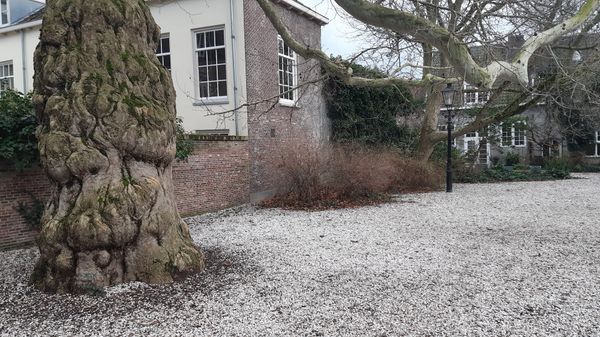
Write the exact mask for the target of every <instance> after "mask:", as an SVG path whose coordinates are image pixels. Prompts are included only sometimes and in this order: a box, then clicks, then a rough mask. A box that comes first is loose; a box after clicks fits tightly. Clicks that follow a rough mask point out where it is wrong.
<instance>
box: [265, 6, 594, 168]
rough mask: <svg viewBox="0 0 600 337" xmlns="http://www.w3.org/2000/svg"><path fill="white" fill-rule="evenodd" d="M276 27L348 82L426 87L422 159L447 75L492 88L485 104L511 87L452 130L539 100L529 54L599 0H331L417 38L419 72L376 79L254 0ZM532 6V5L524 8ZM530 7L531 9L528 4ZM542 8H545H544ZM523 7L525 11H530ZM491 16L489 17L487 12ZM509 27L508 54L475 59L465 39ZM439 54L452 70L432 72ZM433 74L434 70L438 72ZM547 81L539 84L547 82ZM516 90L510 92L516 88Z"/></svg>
mask: <svg viewBox="0 0 600 337" xmlns="http://www.w3.org/2000/svg"><path fill="white" fill-rule="evenodd" d="M257 1H258V3H259V4H260V6H261V7H262V9H263V10H264V12H265V13H266V15H267V17H268V18H269V20H270V21H271V23H272V24H273V25H274V26H275V27H276V29H277V31H278V32H279V34H280V35H281V36H282V38H283V39H284V40H285V42H286V43H287V44H288V45H290V47H291V48H292V49H294V50H295V51H296V52H297V53H298V54H300V55H302V56H303V57H305V58H314V59H318V60H319V61H320V62H321V64H322V66H323V68H324V69H325V70H326V71H327V72H328V73H329V74H331V75H333V76H336V77H338V78H340V79H342V80H343V81H344V82H345V83H347V84H349V85H356V86H384V85H390V84H396V83H402V84H404V85H409V86H419V87H422V88H425V90H423V91H424V92H426V97H427V101H426V104H425V107H426V108H425V111H424V115H423V121H422V124H421V136H420V137H421V139H420V149H419V156H420V157H421V158H422V159H427V158H428V157H429V156H430V154H431V151H432V149H433V145H434V144H435V143H437V142H439V141H441V140H443V139H444V137H445V136H444V135H443V134H441V133H439V132H437V123H438V111H439V106H440V89H441V86H442V85H443V83H445V82H459V83H462V82H463V81H464V82H466V83H469V84H471V85H473V86H475V87H477V88H478V90H493V91H494V92H495V93H494V94H493V95H492V99H491V100H490V102H489V103H488V106H491V105H492V104H494V103H495V101H496V99H497V98H498V97H500V96H501V95H500V93H501V92H502V91H505V90H507V89H509V88H510V90H511V91H513V95H512V97H513V100H512V101H511V102H508V103H506V104H504V106H505V108H504V109H502V110H498V109H493V111H494V113H490V109H486V108H485V107H484V108H482V109H481V111H480V112H479V113H477V114H475V116H474V118H473V120H472V121H471V122H470V123H468V124H467V125H465V126H464V127H462V128H461V129H459V130H457V131H456V133H455V134H456V135H462V134H465V133H467V132H473V131H477V130H479V129H481V128H484V127H486V126H488V125H490V124H493V123H496V122H500V121H502V120H503V119H505V118H507V117H510V116H513V115H515V114H518V113H520V112H523V111H524V110H526V109H527V108H528V107H530V106H531V105H534V104H536V103H537V102H539V101H540V99H541V96H540V95H531V91H532V88H530V86H529V83H530V81H529V80H530V74H529V70H530V68H531V65H530V61H531V59H532V57H533V56H534V55H535V54H536V52H538V51H539V50H540V49H541V48H542V47H545V46H550V45H552V44H553V43H556V42H557V41H559V40H560V39H561V38H562V37H564V36H567V35H569V34H574V33H578V32H582V31H583V32H585V31H589V30H590V29H592V28H593V27H594V26H595V25H597V24H598V22H599V21H600V15H598V8H599V7H600V0H585V1H578V0H572V1H566V0H565V1H562V0H556V1H554V2H553V3H552V4H548V3H547V2H544V1H540V2H541V3H544V4H546V5H547V6H542V5H540V4H537V2H535V1H534V2H533V3H531V4H530V3H529V2H527V4H523V2H518V1H509V0H505V1H475V0H448V1H446V2H442V1H439V0H425V1H418V0H409V1H397V0H377V1H367V0H332V1H333V2H335V3H336V4H337V5H338V6H339V7H340V8H341V9H343V10H344V11H345V12H346V14H348V15H349V16H351V17H352V18H354V19H356V20H358V21H359V22H360V23H362V24H363V25H364V26H365V27H367V29H368V30H370V32H371V33H377V34H381V35H382V36H384V37H385V38H387V39H391V40H393V41H394V43H397V40H403V41H405V42H409V43H413V44H417V45H419V46H420V48H421V52H422V53H423V62H422V63H423V66H424V71H423V77H422V79H420V80H413V79H407V78H402V77H398V76H391V77H388V78H381V79H367V78H362V77H357V76H352V72H351V71H348V69H347V68H346V67H344V66H343V64H340V63H336V62H333V61H332V60H331V59H329V58H328V57H327V55H325V54H324V53H322V52H321V51H319V50H316V49H313V48H310V47H308V46H305V45H303V44H302V43H300V42H299V41H298V40H297V39H295V37H294V36H292V35H291V34H290V32H289V31H288V29H287V27H286V25H285V23H283V22H282V21H281V20H280V18H279V16H278V14H277V10H276V9H275V8H274V6H273V5H272V4H271V1H270V0H257ZM529 7H531V8H529ZM528 8H529V9H528ZM535 10H538V11H540V12H542V11H543V12H544V16H543V18H542V19H541V18H537V20H535V19H534V18H533V17H531V16H530V14H529V13H531V12H533V11H535ZM546 12H548V13H546ZM528 15H529V16H528ZM492 19H493V20H495V21H491V20H492ZM503 28H504V29H507V28H510V29H511V30H513V31H519V32H522V33H528V34H529V38H527V39H526V40H525V41H524V43H523V44H522V45H521V46H519V49H518V50H517V51H516V52H515V53H514V55H512V56H511V57H510V58H508V59H491V60H489V62H488V63H484V64H482V63H481V60H476V58H475V57H474V56H473V54H472V52H471V50H470V48H469V47H470V46H472V45H474V44H477V45H478V46H479V47H480V48H481V47H482V46H483V47H485V46H486V43H487V44H488V46H491V44H492V43H497V42H498V35H499V34H498V32H499V31H500V30H502V29H503ZM434 51H436V52H437V54H436V55H438V58H439V60H438V64H437V66H438V67H442V68H443V67H449V68H451V69H452V71H449V72H448V73H451V74H452V78H444V77H443V76H435V75H434V73H435V72H433V71H431V70H430V68H432V66H435V64H433V58H434V56H433V55H434V54H433V52H434ZM438 74H439V72H438ZM546 86H547V84H545V83H540V84H539V88H538V89H539V90H542V91H543V90H545V89H544V88H545V87H546ZM514 91H516V93H514Z"/></svg>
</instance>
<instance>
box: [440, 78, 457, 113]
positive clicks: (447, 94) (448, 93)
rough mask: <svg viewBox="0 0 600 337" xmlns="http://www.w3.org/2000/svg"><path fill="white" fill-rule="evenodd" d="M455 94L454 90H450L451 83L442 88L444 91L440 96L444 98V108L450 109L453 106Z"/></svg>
mask: <svg viewBox="0 0 600 337" xmlns="http://www.w3.org/2000/svg"><path fill="white" fill-rule="evenodd" d="M455 92H456V90H454V88H452V83H448V85H447V86H446V88H444V90H442V96H443V98H444V105H445V106H446V108H450V107H452V105H453V104H454V93H455Z"/></svg>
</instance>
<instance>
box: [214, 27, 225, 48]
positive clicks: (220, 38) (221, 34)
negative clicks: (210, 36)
mask: <svg viewBox="0 0 600 337" xmlns="http://www.w3.org/2000/svg"><path fill="white" fill-rule="evenodd" d="M215 39H216V40H217V41H216V42H217V43H216V45H217V46H224V45H225V31H223V30H217V31H216V32H215Z"/></svg>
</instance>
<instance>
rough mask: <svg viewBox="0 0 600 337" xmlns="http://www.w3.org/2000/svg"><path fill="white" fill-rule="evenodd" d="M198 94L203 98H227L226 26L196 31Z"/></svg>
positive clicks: (219, 99) (220, 99)
mask: <svg viewBox="0 0 600 337" xmlns="http://www.w3.org/2000/svg"><path fill="white" fill-rule="evenodd" d="M194 44H195V46H194V47H195V51H194V53H195V59H196V67H197V69H198V70H197V75H196V76H197V89H196V92H197V95H198V98H200V99H201V100H207V101H210V100H215V101H222V100H227V57H226V53H225V28H223V27H220V28H209V29H201V30H197V31H194Z"/></svg>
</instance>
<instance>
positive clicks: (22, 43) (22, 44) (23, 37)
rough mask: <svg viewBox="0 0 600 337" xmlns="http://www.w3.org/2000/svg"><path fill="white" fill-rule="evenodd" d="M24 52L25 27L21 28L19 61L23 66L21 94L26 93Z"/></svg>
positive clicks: (25, 59) (25, 60)
mask: <svg viewBox="0 0 600 337" xmlns="http://www.w3.org/2000/svg"><path fill="white" fill-rule="evenodd" d="M25 52H26V49H25V29H23V30H21V63H22V68H23V69H22V71H23V94H27V56H26V54H25Z"/></svg>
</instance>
